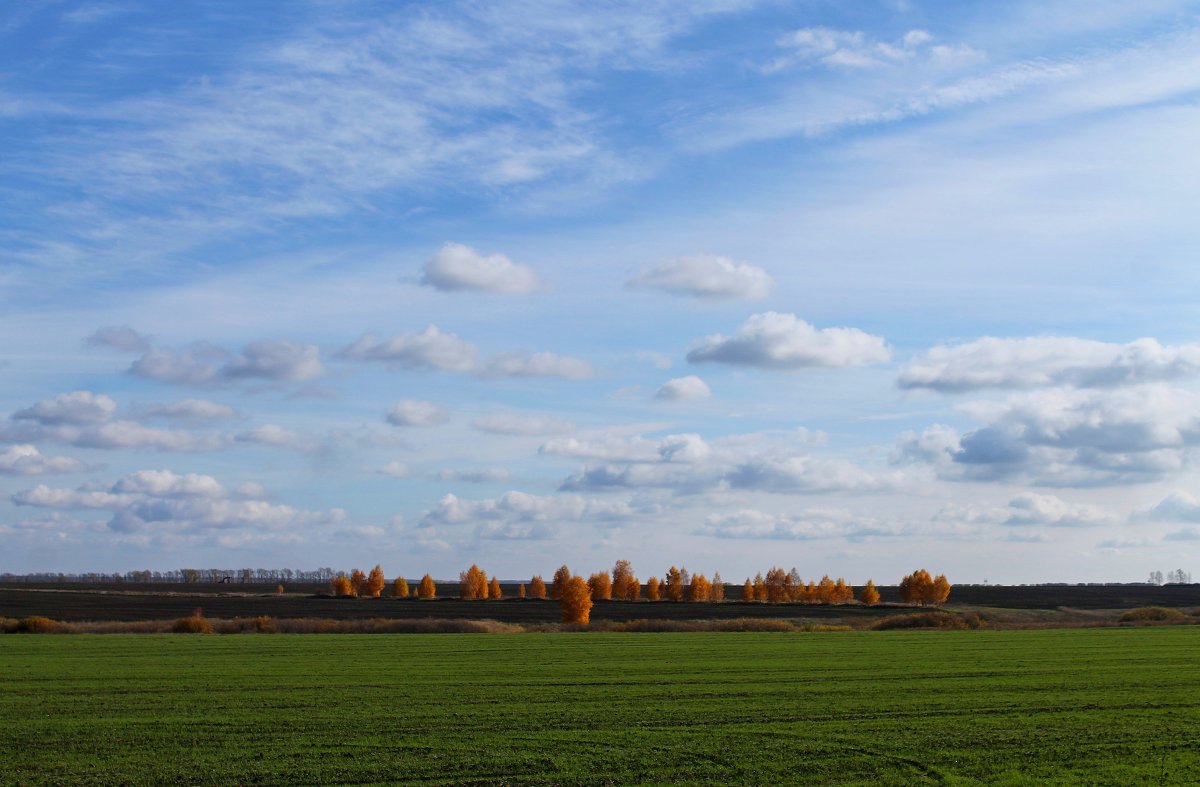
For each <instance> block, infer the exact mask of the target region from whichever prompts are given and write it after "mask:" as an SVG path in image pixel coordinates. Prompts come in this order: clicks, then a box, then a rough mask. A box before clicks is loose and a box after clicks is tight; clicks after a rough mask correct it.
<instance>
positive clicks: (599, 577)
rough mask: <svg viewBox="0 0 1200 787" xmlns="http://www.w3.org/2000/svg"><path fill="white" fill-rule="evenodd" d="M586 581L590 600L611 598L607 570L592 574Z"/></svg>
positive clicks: (610, 585)
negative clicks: (590, 595) (590, 593)
mask: <svg viewBox="0 0 1200 787" xmlns="http://www.w3.org/2000/svg"><path fill="white" fill-rule="evenodd" d="M587 583H588V587H589V588H590V589H591V592H592V601H607V600H608V599H610V598H612V580H611V579H610V578H609V576H608V572H607V571H598V572H596V573H595V574H592V575H591V576H590V577H588V581H587Z"/></svg>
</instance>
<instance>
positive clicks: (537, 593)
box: [529, 575, 546, 598]
mask: <svg viewBox="0 0 1200 787" xmlns="http://www.w3.org/2000/svg"><path fill="white" fill-rule="evenodd" d="M529 597H530V598H545V597H546V583H545V582H543V581H542V578H541V576H540V575H535V576H534V577H533V579H531V580H529Z"/></svg>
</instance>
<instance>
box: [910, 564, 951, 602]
mask: <svg viewBox="0 0 1200 787" xmlns="http://www.w3.org/2000/svg"><path fill="white" fill-rule="evenodd" d="M948 598H950V582H949V581H948V580H947V579H946V575H945V574H938V576H937V578H936V579H935V578H933V577H931V576H929V572H928V571H926V570H925V569H923V568H922V569H918V570H917V571H914V572H913V573H911V574H909V575H908V576H906V577H905V578H904V579H902V580H900V600H901V601H904V602H905V603H907V604H935V605H936V604H945V603H946V599H948Z"/></svg>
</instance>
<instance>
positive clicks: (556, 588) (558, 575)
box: [550, 566, 571, 599]
mask: <svg viewBox="0 0 1200 787" xmlns="http://www.w3.org/2000/svg"><path fill="white" fill-rule="evenodd" d="M570 579H571V569H569V568H567V567H566V566H560V567H559V569H558V571H555V572H554V579H553V580H552V581H551V582H550V598H553V599H559V598H562V592H563V587H565V586H566V584H567V582H569V581H570Z"/></svg>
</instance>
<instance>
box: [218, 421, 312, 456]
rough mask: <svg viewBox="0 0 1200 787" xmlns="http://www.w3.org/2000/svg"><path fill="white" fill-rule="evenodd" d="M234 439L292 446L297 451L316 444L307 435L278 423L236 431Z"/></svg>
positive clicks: (266, 444)
mask: <svg viewBox="0 0 1200 787" xmlns="http://www.w3.org/2000/svg"><path fill="white" fill-rule="evenodd" d="M234 440H236V441H237V442H239V443H246V444H250V445H265V446H270V447H272V448H292V449H296V450H298V451H310V450H313V449H314V448H315V447H316V446H315V443H314V442H313V441H312V440H311V439H310V438H308V437H306V436H304V435H302V434H300V433H299V432H293V431H292V430H291V429H285V428H284V427H282V426H279V425H278V424H263V425H261V426H256V427H254V428H253V429H247V430H246V431H244V432H238V434H236V435H235V436H234Z"/></svg>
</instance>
